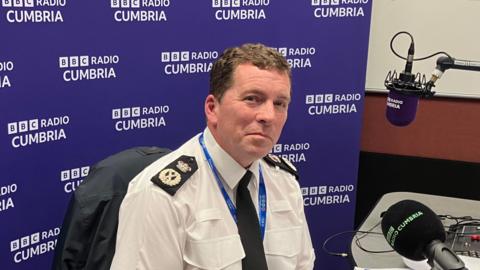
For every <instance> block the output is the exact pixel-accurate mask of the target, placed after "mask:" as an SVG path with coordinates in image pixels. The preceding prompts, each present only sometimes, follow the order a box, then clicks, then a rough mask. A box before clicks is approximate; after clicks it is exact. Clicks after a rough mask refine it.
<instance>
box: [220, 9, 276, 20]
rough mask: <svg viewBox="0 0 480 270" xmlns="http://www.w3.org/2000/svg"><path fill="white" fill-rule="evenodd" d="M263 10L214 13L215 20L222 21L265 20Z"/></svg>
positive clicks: (229, 10)
mask: <svg viewBox="0 0 480 270" xmlns="http://www.w3.org/2000/svg"><path fill="white" fill-rule="evenodd" d="M266 18H267V17H266V16H265V11H264V10H263V9H219V10H217V11H216V12H215V19H217V20H219V21H223V20H260V19H262V20H265V19H266Z"/></svg>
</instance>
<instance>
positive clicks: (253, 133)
mask: <svg viewBox="0 0 480 270" xmlns="http://www.w3.org/2000/svg"><path fill="white" fill-rule="evenodd" d="M247 135H249V136H260V137H263V138H266V139H269V140H271V139H272V138H270V136H268V135H267V134H265V133H262V132H250V133H248V134H247Z"/></svg>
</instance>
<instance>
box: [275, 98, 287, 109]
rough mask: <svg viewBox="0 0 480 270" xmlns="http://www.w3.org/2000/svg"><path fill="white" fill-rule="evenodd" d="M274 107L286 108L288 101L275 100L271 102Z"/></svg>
mask: <svg viewBox="0 0 480 270" xmlns="http://www.w3.org/2000/svg"><path fill="white" fill-rule="evenodd" d="M273 104H274V105H275V107H278V108H281V109H286V108H288V102H287V101H286V100H277V101H275V102H274V103H273Z"/></svg>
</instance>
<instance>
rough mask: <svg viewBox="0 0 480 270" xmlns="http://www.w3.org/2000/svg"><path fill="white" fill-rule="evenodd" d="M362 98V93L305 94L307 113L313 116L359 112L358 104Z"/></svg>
mask: <svg viewBox="0 0 480 270" xmlns="http://www.w3.org/2000/svg"><path fill="white" fill-rule="evenodd" d="M361 99H362V94H360V93H345V94H333V93H326V94H311V95H305V104H306V105H307V113H308V114H309V115H312V116H317V115H333V114H352V113H357V112H358V111H357V106H358V105H359V104H356V103H358V102H360V100H361Z"/></svg>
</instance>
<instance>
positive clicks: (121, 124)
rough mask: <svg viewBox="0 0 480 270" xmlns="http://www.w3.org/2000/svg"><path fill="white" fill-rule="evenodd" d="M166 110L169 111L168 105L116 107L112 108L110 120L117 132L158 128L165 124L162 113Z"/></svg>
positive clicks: (166, 112) (165, 112) (164, 113)
mask: <svg viewBox="0 0 480 270" xmlns="http://www.w3.org/2000/svg"><path fill="white" fill-rule="evenodd" d="M168 112H170V106H168V105H160V106H146V107H127V108H116V109H113V110H112V120H114V127H115V130H116V131H118V132H122V131H128V130H135V129H146V128H160V127H165V126H167V122H166V120H165V116H164V115H166V114H168Z"/></svg>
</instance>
